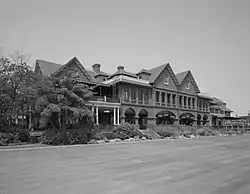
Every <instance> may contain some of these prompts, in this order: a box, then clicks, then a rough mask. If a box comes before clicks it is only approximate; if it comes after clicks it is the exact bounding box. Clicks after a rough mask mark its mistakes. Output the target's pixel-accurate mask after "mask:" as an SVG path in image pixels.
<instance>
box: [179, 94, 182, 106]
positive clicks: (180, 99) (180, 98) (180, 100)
mask: <svg viewBox="0 0 250 194" xmlns="http://www.w3.org/2000/svg"><path fill="white" fill-rule="evenodd" d="M179 104H180V105H182V96H180V97H179Z"/></svg>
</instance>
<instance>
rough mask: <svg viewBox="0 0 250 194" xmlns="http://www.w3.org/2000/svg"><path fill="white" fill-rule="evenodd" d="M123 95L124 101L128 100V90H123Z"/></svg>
mask: <svg viewBox="0 0 250 194" xmlns="http://www.w3.org/2000/svg"><path fill="white" fill-rule="evenodd" d="M124 93H125V99H129V92H128V89H125V90H124Z"/></svg>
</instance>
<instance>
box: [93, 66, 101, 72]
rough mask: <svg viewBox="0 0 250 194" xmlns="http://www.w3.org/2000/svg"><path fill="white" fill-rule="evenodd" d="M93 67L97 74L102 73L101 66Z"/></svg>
mask: <svg viewBox="0 0 250 194" xmlns="http://www.w3.org/2000/svg"><path fill="white" fill-rule="evenodd" d="M92 67H93V71H95V72H96V73H98V72H100V71H101V65H100V64H94V65H92Z"/></svg>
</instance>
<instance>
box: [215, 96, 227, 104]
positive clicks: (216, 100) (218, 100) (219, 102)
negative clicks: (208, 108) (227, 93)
mask: <svg viewBox="0 0 250 194" xmlns="http://www.w3.org/2000/svg"><path fill="white" fill-rule="evenodd" d="M212 103H213V104H226V103H225V102H223V101H222V100H220V99H219V98H216V97H213V101H212Z"/></svg>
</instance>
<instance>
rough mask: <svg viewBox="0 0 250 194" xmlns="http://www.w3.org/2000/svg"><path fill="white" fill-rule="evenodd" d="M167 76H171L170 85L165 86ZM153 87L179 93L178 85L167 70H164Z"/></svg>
mask: <svg viewBox="0 0 250 194" xmlns="http://www.w3.org/2000/svg"><path fill="white" fill-rule="evenodd" d="M166 75H169V84H168V85H166V84H164V82H165V78H166ZM153 87H156V88H160V89H163V90H171V91H178V88H177V86H176V84H175V83H174V80H173V78H172V77H171V75H170V72H169V71H168V70H167V69H164V70H163V71H162V73H161V74H160V75H159V77H158V78H157V79H156V80H155V83H154V85H153Z"/></svg>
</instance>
